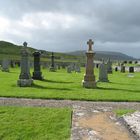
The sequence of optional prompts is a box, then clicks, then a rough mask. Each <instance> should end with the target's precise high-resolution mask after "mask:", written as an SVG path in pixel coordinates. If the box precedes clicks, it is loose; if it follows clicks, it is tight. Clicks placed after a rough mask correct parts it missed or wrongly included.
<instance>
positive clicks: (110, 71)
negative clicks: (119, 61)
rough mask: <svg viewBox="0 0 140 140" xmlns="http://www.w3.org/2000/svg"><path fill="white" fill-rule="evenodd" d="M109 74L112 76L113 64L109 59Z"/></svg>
mask: <svg viewBox="0 0 140 140" xmlns="http://www.w3.org/2000/svg"><path fill="white" fill-rule="evenodd" d="M107 73H108V74H112V62H111V61H110V59H108V61H107Z"/></svg>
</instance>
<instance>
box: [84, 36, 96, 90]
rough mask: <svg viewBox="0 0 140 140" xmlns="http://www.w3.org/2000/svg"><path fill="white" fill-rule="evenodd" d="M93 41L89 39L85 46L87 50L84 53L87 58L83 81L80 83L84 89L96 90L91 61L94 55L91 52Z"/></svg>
mask: <svg viewBox="0 0 140 140" xmlns="http://www.w3.org/2000/svg"><path fill="white" fill-rule="evenodd" d="M93 43H94V42H93V41H92V40H91V39H89V41H88V42H87V44H88V45H89V49H88V51H87V52H86V56H87V63H86V73H85V75H84V80H83V81H82V83H83V87H85V88H96V81H95V75H94V67H93V60H94V55H95V53H94V52H93V50H92V45H93Z"/></svg>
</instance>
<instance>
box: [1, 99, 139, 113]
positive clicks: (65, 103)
mask: <svg viewBox="0 0 140 140" xmlns="http://www.w3.org/2000/svg"><path fill="white" fill-rule="evenodd" d="M0 105H5V106H40V107H41V106H42V107H43V106H44V107H58V108H59V107H71V108H73V106H75V105H77V106H84V107H87V108H94V109H101V108H110V109H111V110H112V109H119V108H124V109H125V108H126V109H129V108H131V109H135V110H139V111H140V102H139V103H138V102H92V101H72V100H46V99H25V98H2V97H0Z"/></svg>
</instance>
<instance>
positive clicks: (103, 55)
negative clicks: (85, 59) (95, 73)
mask: <svg viewBox="0 0 140 140" xmlns="http://www.w3.org/2000/svg"><path fill="white" fill-rule="evenodd" d="M85 53H86V51H85V50H83V51H75V52H69V53H68V54H71V55H75V56H85ZM108 58H110V59H111V60H136V59H135V58H133V57H131V56H128V55H126V54H123V53H120V52H109V51H96V52H95V59H96V60H101V59H105V60H107V59H108Z"/></svg>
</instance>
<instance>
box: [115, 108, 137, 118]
mask: <svg viewBox="0 0 140 140" xmlns="http://www.w3.org/2000/svg"><path fill="white" fill-rule="evenodd" d="M134 112H135V110H133V109H117V110H114V113H115V114H116V115H117V117H121V116H123V115H126V114H130V113H134Z"/></svg>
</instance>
